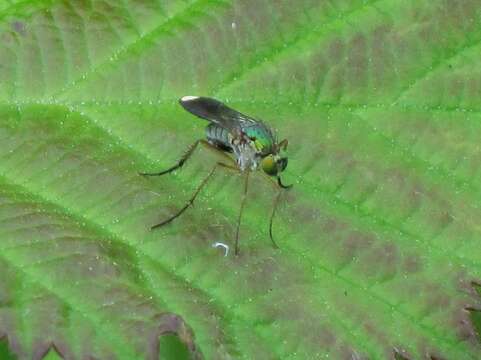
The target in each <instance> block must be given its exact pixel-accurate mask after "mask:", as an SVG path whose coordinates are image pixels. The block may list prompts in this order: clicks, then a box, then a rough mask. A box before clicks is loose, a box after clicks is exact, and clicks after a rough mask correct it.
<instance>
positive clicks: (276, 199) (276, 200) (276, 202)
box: [269, 191, 282, 249]
mask: <svg viewBox="0 0 481 360" xmlns="http://www.w3.org/2000/svg"><path fill="white" fill-rule="evenodd" d="M281 194H282V192H281V191H279V192H278V193H277V195H276V198H275V199H274V206H273V207H272V213H271V218H270V219H269V237H270V238H271V241H272V245H274V248H276V249H279V246H277V244H276V242H275V241H274V236H273V235H272V222H273V221H274V215H275V213H276V209H277V204H278V203H279V198H280V197H281Z"/></svg>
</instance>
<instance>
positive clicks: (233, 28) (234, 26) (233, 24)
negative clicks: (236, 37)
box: [231, 22, 237, 30]
mask: <svg viewBox="0 0 481 360" xmlns="http://www.w3.org/2000/svg"><path fill="white" fill-rule="evenodd" d="M231 26H232V30H235V28H236V27H237V24H236V23H235V22H233V23H232V24H231Z"/></svg>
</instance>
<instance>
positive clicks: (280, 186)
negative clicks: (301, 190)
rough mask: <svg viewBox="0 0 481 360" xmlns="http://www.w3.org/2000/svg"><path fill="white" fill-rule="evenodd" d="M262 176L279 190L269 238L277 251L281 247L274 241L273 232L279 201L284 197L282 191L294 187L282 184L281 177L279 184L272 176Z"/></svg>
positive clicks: (271, 219)
mask: <svg viewBox="0 0 481 360" xmlns="http://www.w3.org/2000/svg"><path fill="white" fill-rule="evenodd" d="M261 174H263V175H264V176H265V177H266V178H267V179H268V180H269V182H270V183H271V184H272V186H274V187H275V188H276V189H277V190H278V193H277V195H276V198H275V199H274V206H273V208H272V213H271V218H270V220H269V237H270V238H271V241H272V244H273V245H274V247H275V248H276V249H277V248H279V246H278V245H277V244H276V242H275V241H274V235H273V231H272V224H273V222H274V215H275V213H276V209H277V205H278V204H279V199H280V197H281V195H282V189H285V190H288V189H289V188H291V187H292V185H288V186H285V185H283V184H282V183H281V179H280V178H279V177H278V178H277V182H276V181H274V179H273V178H272V177H271V176H269V175H267V174H265V173H261Z"/></svg>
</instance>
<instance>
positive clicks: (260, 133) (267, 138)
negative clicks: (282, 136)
mask: <svg viewBox="0 0 481 360" xmlns="http://www.w3.org/2000/svg"><path fill="white" fill-rule="evenodd" d="M242 130H243V131H244V133H245V134H246V135H247V137H249V138H250V139H251V140H252V141H253V143H254V146H255V147H256V150H257V151H258V152H260V153H261V154H264V155H265V154H269V153H271V152H272V150H273V146H274V144H275V142H276V141H275V138H274V135H273V134H272V132H271V130H270V129H269V128H268V127H267V126H266V125H264V124H263V123H261V122H259V123H257V124H256V125H253V126H247V127H243V128H242Z"/></svg>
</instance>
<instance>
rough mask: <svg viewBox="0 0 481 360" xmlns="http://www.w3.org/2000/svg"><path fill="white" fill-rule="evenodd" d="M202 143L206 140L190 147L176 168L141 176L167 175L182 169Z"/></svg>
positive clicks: (198, 141)
mask: <svg viewBox="0 0 481 360" xmlns="http://www.w3.org/2000/svg"><path fill="white" fill-rule="evenodd" d="M201 141H204V140H197V141H196V142H195V143H193V144H192V145H190V146H189V148H188V149H187V151H186V152H185V154H184V155H183V156H182V157H181V158H180V160H179V162H178V163H177V164H175V165H174V166H172V167H170V168H168V169H167V170H164V171H161V172H158V173H139V175H143V176H160V175H165V174H168V173H170V172H172V171H174V170H176V169H178V168H181V167H182V165H184V163H185V162H186V161H187V160H188V159H189V158H190V157H191V156H192V154H193V152H194V150H195V149H196V148H197V145H199V143H200V142H201Z"/></svg>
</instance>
